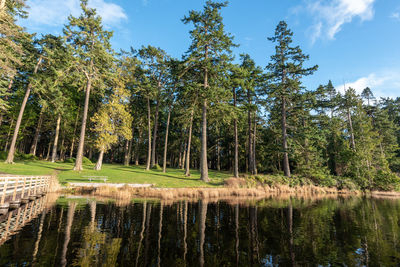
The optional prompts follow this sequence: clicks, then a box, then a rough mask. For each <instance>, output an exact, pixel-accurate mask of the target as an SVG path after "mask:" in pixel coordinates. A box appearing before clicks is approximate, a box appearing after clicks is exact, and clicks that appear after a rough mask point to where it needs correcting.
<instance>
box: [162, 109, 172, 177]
mask: <svg viewBox="0 0 400 267" xmlns="http://www.w3.org/2000/svg"><path fill="white" fill-rule="evenodd" d="M170 119H171V106H170V107H169V110H168V117H167V128H166V129H165V143H164V159H163V172H166V171H167V149H168V131H169V121H170Z"/></svg>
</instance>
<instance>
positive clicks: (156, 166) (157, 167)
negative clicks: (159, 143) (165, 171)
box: [152, 164, 162, 171]
mask: <svg viewBox="0 0 400 267" xmlns="http://www.w3.org/2000/svg"><path fill="white" fill-rule="evenodd" d="M152 169H153V170H157V171H161V170H162V168H161V166H160V165H158V164H155V165H154V166H153V167H152Z"/></svg>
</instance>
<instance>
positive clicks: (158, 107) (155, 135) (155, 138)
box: [150, 99, 160, 168]
mask: <svg viewBox="0 0 400 267" xmlns="http://www.w3.org/2000/svg"><path fill="white" fill-rule="evenodd" d="M159 109H160V101H159V100H158V99H157V105H156V113H155V114H154V132H153V144H152V148H151V165H150V166H151V167H152V168H153V167H154V165H155V164H156V145H157V132H158V113H159Z"/></svg>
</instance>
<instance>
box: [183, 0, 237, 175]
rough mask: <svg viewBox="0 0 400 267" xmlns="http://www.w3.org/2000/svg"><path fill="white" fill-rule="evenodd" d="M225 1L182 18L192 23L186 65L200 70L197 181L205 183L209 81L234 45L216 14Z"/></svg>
mask: <svg viewBox="0 0 400 267" xmlns="http://www.w3.org/2000/svg"><path fill="white" fill-rule="evenodd" d="M226 6H227V2H225V3H217V2H213V1H210V0H208V1H207V2H206V4H205V6H204V9H203V11H190V12H189V15H188V16H187V17H184V18H183V20H182V21H183V22H184V23H185V24H189V23H193V26H194V29H193V30H191V31H190V36H191V39H192V44H191V45H190V47H189V50H188V53H187V56H186V62H187V64H189V65H192V66H193V67H194V68H196V69H198V70H199V71H201V74H202V75H203V86H202V88H201V91H200V94H199V96H200V98H201V109H202V124H201V157H200V173H201V174H200V179H201V180H203V181H205V182H208V181H209V178H208V160H207V109H208V106H209V104H210V102H211V101H213V100H215V96H216V95H217V94H218V89H220V88H218V87H216V86H215V84H213V78H215V77H216V76H218V74H219V73H221V70H223V69H226V68H227V63H228V62H229V61H230V60H231V48H232V47H233V46H234V44H233V41H232V40H233V37H232V36H231V35H230V34H228V33H226V32H225V27H224V23H223V21H222V16H221V13H220V10H221V8H223V7H226Z"/></svg>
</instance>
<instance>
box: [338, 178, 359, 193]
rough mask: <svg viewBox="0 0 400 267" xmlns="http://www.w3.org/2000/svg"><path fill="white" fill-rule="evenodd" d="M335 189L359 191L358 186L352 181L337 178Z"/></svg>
mask: <svg viewBox="0 0 400 267" xmlns="http://www.w3.org/2000/svg"><path fill="white" fill-rule="evenodd" d="M337 188H338V189H339V190H341V189H347V190H349V191H356V190H360V186H358V185H357V184H356V183H355V182H354V181H353V179H351V178H348V177H337Z"/></svg>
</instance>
